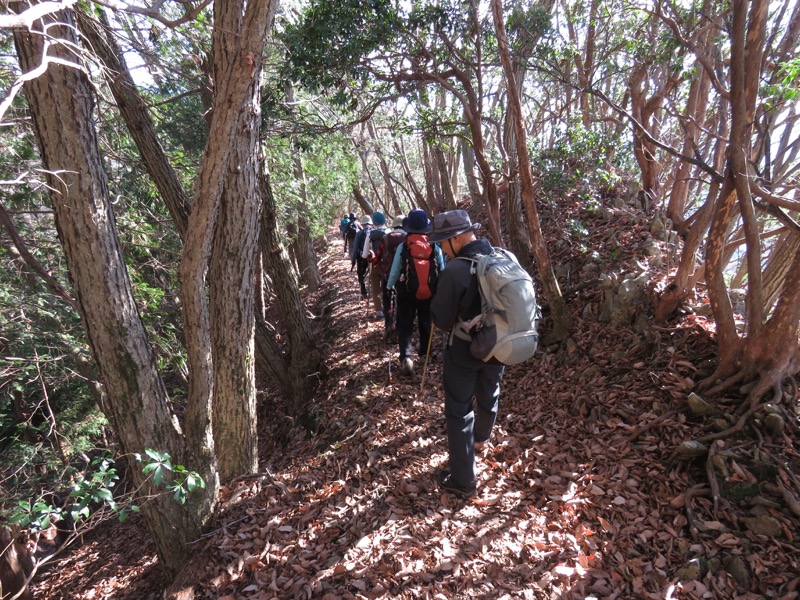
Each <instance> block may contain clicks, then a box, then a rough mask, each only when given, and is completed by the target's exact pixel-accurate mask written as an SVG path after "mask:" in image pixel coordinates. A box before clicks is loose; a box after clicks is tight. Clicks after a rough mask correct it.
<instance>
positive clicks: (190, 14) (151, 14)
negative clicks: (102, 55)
mask: <svg viewBox="0 0 800 600" xmlns="http://www.w3.org/2000/svg"><path fill="white" fill-rule="evenodd" d="M72 1H74V0H72ZM164 1H165V0H158V1H157V2H155V3H154V4H153V6H152V7H149V8H142V7H140V6H134V5H133V4H128V3H127V2H120V1H119V0H106V1H105V2H103V1H102V0H95V4H99V5H100V6H105V7H106V8H110V9H112V10H121V11H124V12H127V13H131V14H136V15H142V16H145V17H148V18H150V19H153V20H154V21H158V22H159V23H161V24H163V25H165V26H167V27H177V26H178V25H183V24H184V23H188V22H189V21H192V20H194V18H195V17H197V15H199V14H200V12H201V11H202V10H203V9H204V8H205V7H207V6H208V5H209V4H211V0H202V2H200V3H199V4H198V5H197V6H195V7H194V8H192V2H191V1H189V0H174V1H175V2H177V3H178V4H183V5H184V6H186V7H187V8H186V12H184V13H183V16H182V17H181V18H179V19H174V20H172V21H171V20H169V19H166V18H164V17H163V16H161V13H159V12H158V11H159V10H161V6H162V5H163V4H164Z"/></svg>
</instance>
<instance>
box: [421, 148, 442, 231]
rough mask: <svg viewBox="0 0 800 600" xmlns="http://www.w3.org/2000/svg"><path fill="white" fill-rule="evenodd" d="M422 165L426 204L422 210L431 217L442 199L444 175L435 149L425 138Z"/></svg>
mask: <svg viewBox="0 0 800 600" xmlns="http://www.w3.org/2000/svg"><path fill="white" fill-rule="evenodd" d="M422 163H423V167H424V169H425V203H424V204H423V205H422V206H421V207H420V208H424V209H425V212H427V213H428V214H429V215H430V214H431V213H432V212H433V209H434V208H435V207H436V206H438V203H439V200H438V199H439V198H441V197H442V181H441V179H442V175H441V172H440V171H439V165H438V164H437V163H436V156H435V153H434V152H433V148H432V147H431V145H430V144H429V143H428V141H427V139H425V136H423V137H422Z"/></svg>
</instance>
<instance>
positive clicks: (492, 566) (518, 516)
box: [34, 207, 800, 600]
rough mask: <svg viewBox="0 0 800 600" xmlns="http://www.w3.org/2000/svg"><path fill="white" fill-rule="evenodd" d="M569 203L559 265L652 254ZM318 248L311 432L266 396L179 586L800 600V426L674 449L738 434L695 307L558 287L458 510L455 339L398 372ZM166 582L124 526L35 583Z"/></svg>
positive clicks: (333, 254) (111, 591) (110, 527)
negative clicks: (714, 394)
mask: <svg viewBox="0 0 800 600" xmlns="http://www.w3.org/2000/svg"><path fill="white" fill-rule="evenodd" d="M575 211H576V212H575V214H574V215H573V216H574V218H579V219H580V220H581V224H582V226H583V227H584V234H585V236H586V239H585V240H584V242H585V247H584V248H583V250H580V249H576V245H575V244H572V243H566V244H564V243H558V239H559V237H558V236H559V235H561V234H560V233H558V231H561V232H563V231H564V228H563V225H564V223H563V222H562V223H560V227H561V229H559V230H558V231H557V230H556V229H554V230H553V233H552V236H551V240H550V242H549V246H550V247H551V248H552V251H553V260H554V264H559V263H561V264H565V263H568V262H572V263H574V264H573V265H572V272H574V273H576V274H577V273H579V272H581V268H580V267H581V265H580V264H579V263H578V262H575V261H579V260H584V259H582V258H580V257H581V256H589V255H594V256H597V254H598V253H599V254H600V255H603V253H604V252H609V254H610V253H611V251H610V250H609V249H608V248H607V247H605V246H604V244H605V243H606V242H608V241H609V240H613V243H614V250H613V252H615V253H616V254H615V255H614V256H616V257H617V258H618V262H616V263H615V264H614V265H613V267H614V268H616V269H624V267H625V265H627V266H631V265H632V264H633V263H635V262H636V261H637V260H639V258H640V256H641V253H640V248H641V244H642V243H643V242H644V241H645V238H647V237H648V232H649V227H648V225H647V220H646V219H643V218H641V216H637V215H636V214H634V213H633V212H632V211H626V210H622V211H619V213H618V214H616V215H615V216H614V217H613V218H612V219H611V220H610V221H609V220H605V221H600V220H597V219H594V217H592V216H591V215H588V214H586V213H584V212H579V209H578V208H577V207H576V208H575ZM564 213H565V211H563V210H559V211H555V212H554V215H550V216H551V217H552V218H554V219H558V218H560V219H561V220H562V221H563V220H564V219H566V218H567V216H565V214H564ZM544 222H546V219H545V218H543V223H544ZM557 225H558V223H557ZM587 248H588V249H589V250H590V252H586V251H585V250H586V249H587ZM579 250H580V251H579ZM323 253H324V256H323V257H322V260H321V263H320V265H321V270H322V275H323V278H324V281H325V284H324V286H323V289H322V290H320V291H319V292H317V294H316V295H315V298H314V299H313V302H314V304H313V306H314V307H315V309H314V310H315V313H316V314H318V315H323V314H324V316H321V317H320V318H319V319H318V320H317V323H318V326H319V332H318V334H319V339H320V345H321V347H323V348H325V349H326V359H325V366H324V370H323V372H322V373H320V374H319V377H320V381H321V383H320V386H319V388H318V390H317V393H316V396H315V397H314V398H313V399H310V402H311V403H312V404H313V410H311V411H309V414H313V415H314V419H313V423H309V422H305V425H306V427H301V426H300V424H299V423H298V424H296V425H295V426H293V427H292V426H291V425H292V423H290V422H288V421H287V420H286V419H285V418H281V417H280V416H279V415H281V414H283V412H282V410H283V409H282V406H281V404H280V402H279V401H278V400H277V399H275V398H272V397H264V398H263V399H262V403H261V405H260V413H259V419H260V430H261V436H262V439H261V456H262V460H261V472H260V473H258V474H257V475H254V476H251V477H246V478H241V479H238V480H235V481H231V482H228V483H227V485H226V486H225V487H224V488H223V490H222V497H221V504H220V507H219V510H218V513H217V515H216V518H215V520H214V523H213V525H212V528H211V530H210V531H209V532H208V533H207V534H206V535H205V536H204V537H203V538H202V539H200V540H198V541H197V544H196V553H195V556H194V558H193V560H192V563H191V564H190V566H189V568H188V571H187V572H186V573H185V576H184V578H183V579H184V580H185V581H189V582H191V583H192V584H193V587H194V593H195V597H196V598H222V599H225V600H232V599H240V598H241V599H244V598H258V599H260V598H264V599H266V598H279V599H283V598H321V599H323V600H334V599H339V598H342V599H345V598H383V597H387V598H409V599H410V598H428V599H450V598H482V599H492V598H509V599H511V598H532V599H539V598H559V599H564V600H566V599H572V598H576V599H577V598H581V599H586V598H596V599H612V598H622V599H627V598H654V599H655V598H720V599H722V598H725V599H731V598H739V599H751V598H752V599H756V598H775V599H778V598H780V599H783V600H789V599H791V598H797V597H798V591H800V517H799V516H798V514H793V512H792V509H793V508H794V509H795V510H797V507H796V506H795V507H792V506H791V502H792V498H793V495H792V489H794V491H795V494H797V493H798V490H797V486H798V482H797V479H796V475H797V474H800V452H799V450H800V448H799V447H798V437H797V422H796V419H795V420H794V421H791V422H790V423H788V424H787V431H789V432H791V433H787V434H783V435H776V436H774V437H773V436H770V435H769V434H766V433H762V432H761V431H760V430H759V429H758V427H755V428H753V429H752V430H751V429H750V428H748V429H747V430H746V431H745V432H743V433H740V434H736V435H732V436H728V437H726V438H723V439H722V440H720V441H718V442H716V443H715V444H713V445H712V446H711V451H710V452H708V453H701V456H700V457H699V458H697V459H694V460H687V459H685V458H683V457H679V456H678V455H677V454H676V448H677V447H678V446H679V445H680V444H681V443H682V442H685V441H688V440H695V439H697V438H699V437H701V436H703V435H705V434H707V433H708V432H709V431H714V429H713V427H714V426H715V425H716V426H718V427H719V426H720V420H721V421H722V426H723V427H724V426H725V423H730V419H728V421H726V420H725V415H724V414H721V415H720V414H717V415H715V417H714V418H708V417H702V416H696V415H694V414H693V413H692V412H691V411H689V409H688V408H687V401H686V397H687V396H688V394H689V393H690V391H691V389H692V387H693V386H694V384H695V383H696V382H697V381H699V379H700V378H701V377H702V376H703V375H704V374H707V373H709V372H710V369H711V366H712V363H711V360H712V359H713V357H714V352H715V350H714V344H713V337H712V335H711V333H710V332H709V331H708V329H709V326H708V324H707V323H706V322H705V320H704V319H703V318H702V317H698V316H696V315H689V316H688V317H684V318H682V319H680V320H679V321H677V322H671V323H668V324H665V325H663V326H661V327H658V328H654V329H650V330H649V333H646V334H643V333H637V332H636V330H635V329H634V328H633V327H612V326H611V325H609V324H608V323H603V322H600V321H599V320H598V318H597V315H598V314H599V311H600V305H601V303H602V302H603V291H602V289H601V287H600V285H599V283H595V284H593V285H592V284H580V282H578V281H577V279H576V281H575V283H573V287H572V291H570V290H569V289H567V290H566V291H565V293H566V294H567V296H568V300H569V304H570V307H571V309H572V312H573V317H574V319H575V322H574V328H573V332H572V338H571V340H570V341H569V342H567V343H564V344H562V345H560V346H557V347H546V348H542V351H541V352H540V353H537V355H536V356H535V357H534V358H533V359H532V360H530V361H528V362H526V363H524V364H522V365H518V366H516V367H511V368H508V369H507V371H506V374H505V376H504V378H503V381H502V396H501V400H500V412H499V417H498V421H497V425H496V428H495V430H494V433H493V436H492V440H491V442H492V447H491V448H490V449H488V450H486V451H484V452H483V453H482V454H480V455H479V456H478V458H477V469H478V497H477V498H476V499H473V500H469V501H462V500H458V499H456V498H454V497H453V496H451V495H449V494H446V493H442V492H441V491H440V490H439V489H438V487H437V485H436V482H435V475H436V472H437V471H438V470H439V469H440V468H441V467H443V466H445V465H446V463H447V450H446V434H445V427H444V416H443V395H442V388H441V347H442V339H441V335H440V334H436V335H435V340H434V343H433V352H432V358H431V360H430V361H429V364H428V368H427V372H426V376H425V381H424V385H423V382H422V371H423V368H422V361H419V362H418V367H417V374H416V375H415V377H413V378H400V377H398V376H397V374H398V368H397V367H398V364H397V352H396V348H393V347H388V346H387V345H386V343H385V339H384V334H383V325H382V323H381V322H377V321H371V320H370V319H369V318H368V313H369V310H368V308H367V307H366V306H365V304H364V303H363V302H361V301H360V300H359V294H358V291H357V283H356V278H355V273H351V272H350V270H349V269H350V263H349V260H346V259H345V258H343V257H342V245H341V240H340V239H339V238H338V236H337V235H334V234H333V233H332V234H331V235H330V236H329V240H328V244H327V247H326V248H325V249H324V250H323ZM593 253H594V254H593ZM626 261H627V262H626ZM594 276H595V277H596V276H597V275H596V274H595V275H594ZM727 400H728V401H729V402H730V401H732V402H738V401H739V399H736V398H728V399H727ZM717 402H719V401H717ZM791 402H795V403H796V399H793V400H791V401H790V403H791ZM734 408H735V404H734V406H733V407H731V405H727V406H726V407H724V408H723V411H724V412H728V413H731V412H733V410H734ZM309 426H310V427H312V428H313V429H314V434H313V435H310V434H309V433H308V427H309ZM792 474H794V475H795V478H794V479H792V476H793V475H792ZM793 486H794V488H793ZM786 491H788V492H789V494H788V495H782V492H786ZM160 585H161V584H160V578H159V571H158V567H157V560H156V557H155V551H154V547H153V545H152V543H151V542H150V541H149V540H148V537H147V534H146V531H145V530H144V527H143V526H142V523H141V521H140V520H137V519H131V520H129V521H128V522H126V523H124V524H119V523H114V522H110V523H108V524H107V525H106V526H105V527H103V528H101V529H99V530H97V531H95V532H93V533H92V534H90V535H88V536H87V537H86V538H85V540H84V543H83V544H82V545H81V546H79V547H76V548H74V549H72V550H71V551H69V552H68V553H67V554H65V555H64V556H63V557H61V558H60V559H59V560H58V561H57V562H56V564H55V565H54V566H53V567H51V568H49V569H48V570H46V571H45V572H44V573H42V574H41V575H40V576H39V577H38V578H37V581H36V582H35V585H34V592H35V594H36V597H37V598H41V599H42V600H55V599H57V598H59V599H60V598H70V599H75V600H84V599H85V600H90V599H96V598H118V599H124V600H134V599H135V600H142V599H149V598H153V599H155V598H160V597H161V587H160Z"/></svg>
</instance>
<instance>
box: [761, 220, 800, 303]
mask: <svg viewBox="0 0 800 600" xmlns="http://www.w3.org/2000/svg"><path fill="white" fill-rule="evenodd" d="M798 254H800V235H798V234H797V232H792V231H789V232H788V233H787V234H785V235H783V236H781V238H780V239H779V240H778V242H776V248H775V250H774V251H773V252H772V254H771V255H770V257H769V261H768V262H767V266H766V268H765V269H764V277H763V278H762V280H761V284H762V285H763V286H764V314H767V313H768V312H769V311H770V309H771V308H772V306H773V305H774V304H775V301H776V300H777V299H778V297H779V295H780V294H781V293H782V291H783V290H784V289H785V287H786V278H787V277H788V276H789V271H790V269H791V265H792V261H793V260H794V257H795V256H797V255H798Z"/></svg>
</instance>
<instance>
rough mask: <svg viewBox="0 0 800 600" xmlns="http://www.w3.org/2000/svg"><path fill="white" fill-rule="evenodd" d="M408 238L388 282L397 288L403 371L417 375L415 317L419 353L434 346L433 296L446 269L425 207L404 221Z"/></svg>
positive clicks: (401, 371)
mask: <svg viewBox="0 0 800 600" xmlns="http://www.w3.org/2000/svg"><path fill="white" fill-rule="evenodd" d="M403 229H405V231H406V238H405V240H403V243H402V244H400V245H399V246H398V247H397V251H396V252H395V255H394V260H393V262H392V269H391V271H390V272H389V279H388V281H387V282H386V286H387V287H388V288H390V289H391V288H394V289H395V290H396V292H397V342H398V345H399V347H400V374H401V375H409V376H411V375H413V374H414V361H413V359H412V358H411V338H412V334H413V331H414V318H415V317H416V319H417V324H418V327H419V354H418V356H420V357H421V356H424V355H425V354H426V353H427V350H428V347H429V346H430V337H431V310H430V309H431V298H432V297H433V295H434V294H435V293H436V285H437V282H438V278H439V273H440V272H442V271H443V270H444V256H443V255H442V250H441V249H440V248H439V247H438V246H437V245H436V244H431V243H430V242H429V241H428V238H427V235H426V234H427V233H428V232H429V231H430V230H431V221H430V219H428V215H427V214H426V213H425V211H424V210H421V209H415V210H412V211H411V212H410V213H408V216H407V217H406V218H405V220H404V223H403Z"/></svg>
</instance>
